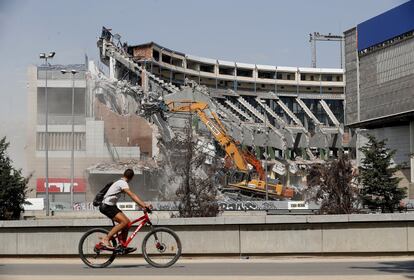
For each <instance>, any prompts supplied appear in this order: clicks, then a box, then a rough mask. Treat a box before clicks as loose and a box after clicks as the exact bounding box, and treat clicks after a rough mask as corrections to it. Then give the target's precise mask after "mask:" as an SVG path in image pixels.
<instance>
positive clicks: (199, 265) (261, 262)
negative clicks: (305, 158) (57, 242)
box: [0, 257, 414, 280]
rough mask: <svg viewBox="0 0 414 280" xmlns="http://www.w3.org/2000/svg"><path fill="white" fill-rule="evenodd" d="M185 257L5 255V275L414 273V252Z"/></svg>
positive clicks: (1, 275) (1, 267)
mask: <svg viewBox="0 0 414 280" xmlns="http://www.w3.org/2000/svg"><path fill="white" fill-rule="evenodd" d="M412 259H413V260H411V258H408V257H405V258H401V257H386V258H385V257H384V258H376V259H373V258H358V259H355V258H343V259H339V258H305V259H304V258H291V259H241V260H240V259H194V260H191V259H184V260H180V261H179V262H178V263H177V264H176V265H174V266H173V267H170V268H167V269H157V268H153V267H151V266H149V265H148V264H146V263H145V262H143V261H142V259H133V258H128V259H127V258H124V259H122V258H120V259H117V260H115V262H114V263H113V264H112V265H110V266H109V267H107V268H103V269H92V268H88V267H86V266H85V265H84V264H83V263H81V262H80V260H78V259H52V258H51V259H0V279H1V280H5V279H11V280H12V279H116V276H120V277H119V279H121V278H122V279H132V277H134V279H192V280H195V279H217V280H218V279H266V278H268V279H377V280H379V279H393V280H394V279H414V257H413V258H412Z"/></svg>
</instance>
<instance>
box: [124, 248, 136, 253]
mask: <svg viewBox="0 0 414 280" xmlns="http://www.w3.org/2000/svg"><path fill="white" fill-rule="evenodd" d="M136 250H137V248H135V247H126V248H125V254H129V253H132V252H135V251H136Z"/></svg>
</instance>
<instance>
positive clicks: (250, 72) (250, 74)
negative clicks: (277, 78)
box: [237, 69, 253, 77]
mask: <svg viewBox="0 0 414 280" xmlns="http://www.w3.org/2000/svg"><path fill="white" fill-rule="evenodd" d="M237 76H240V77H253V70H248V69H237Z"/></svg>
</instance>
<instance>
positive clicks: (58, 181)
mask: <svg viewBox="0 0 414 280" xmlns="http://www.w3.org/2000/svg"><path fill="white" fill-rule="evenodd" d="M36 191H37V192H46V179H45V178H38V179H37V182H36ZM49 192H52V193H70V179H68V178H49ZM73 192H77V193H83V192H86V180H85V179H83V178H75V179H74V180H73Z"/></svg>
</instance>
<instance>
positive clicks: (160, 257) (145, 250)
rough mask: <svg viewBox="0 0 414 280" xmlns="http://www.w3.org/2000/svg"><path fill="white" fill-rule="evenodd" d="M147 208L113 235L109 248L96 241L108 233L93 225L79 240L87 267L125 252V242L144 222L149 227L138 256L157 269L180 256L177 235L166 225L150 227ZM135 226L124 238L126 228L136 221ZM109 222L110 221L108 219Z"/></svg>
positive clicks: (112, 258)
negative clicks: (142, 213)
mask: <svg viewBox="0 0 414 280" xmlns="http://www.w3.org/2000/svg"><path fill="white" fill-rule="evenodd" d="M148 213H151V210H149V209H146V210H144V215H143V216H141V217H139V218H138V219H135V220H133V221H131V222H130V223H129V224H128V225H127V227H126V228H124V229H123V230H122V231H121V232H119V233H118V234H116V235H115V236H114V237H113V238H112V239H111V240H110V243H111V245H112V247H113V249H110V248H107V247H105V246H103V245H102V244H101V242H100V241H99V240H100V239H101V238H102V237H103V236H105V235H107V234H108V232H109V231H108V230H106V229H103V228H93V229H91V230H89V231H87V232H86V233H85V234H84V235H83V236H82V237H81V239H80V241H79V248H78V249H79V256H80V258H81V260H82V261H83V262H84V263H85V264H86V265H87V266H89V267H92V268H103V267H107V266H108V265H110V264H111V263H112V262H113V261H114V260H115V258H116V257H117V256H119V255H126V254H128V253H129V252H128V245H129V244H130V243H131V241H132V240H133V239H134V237H135V236H136V234H137V233H138V231H140V230H141V229H142V227H144V226H145V225H148V226H150V227H151V229H150V231H149V232H148V233H147V235H145V237H144V239H143V240H142V246H141V250H142V255H143V257H144V259H145V261H146V262H147V263H148V264H150V265H151V266H154V267H158V268H165V267H170V266H172V265H173V264H175V263H176V262H177V260H178V259H179V258H180V256H181V241H180V239H179V238H178V236H177V234H176V233H175V232H174V231H172V230H171V229H169V228H166V227H154V226H153V224H152V223H151V220H150V218H149V216H148ZM138 222H139V224H138V226H137V228H136V229H135V231H134V232H132V233H131V235H130V236H129V237H128V231H129V229H130V228H131V227H132V225H134V224H136V223H138ZM112 223H114V222H113V221H112Z"/></svg>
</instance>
